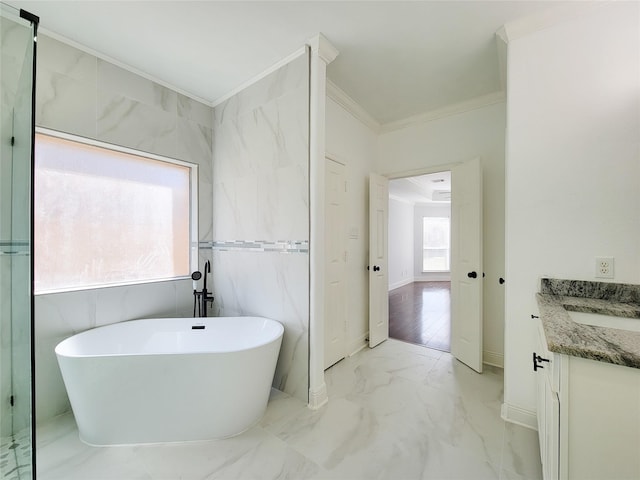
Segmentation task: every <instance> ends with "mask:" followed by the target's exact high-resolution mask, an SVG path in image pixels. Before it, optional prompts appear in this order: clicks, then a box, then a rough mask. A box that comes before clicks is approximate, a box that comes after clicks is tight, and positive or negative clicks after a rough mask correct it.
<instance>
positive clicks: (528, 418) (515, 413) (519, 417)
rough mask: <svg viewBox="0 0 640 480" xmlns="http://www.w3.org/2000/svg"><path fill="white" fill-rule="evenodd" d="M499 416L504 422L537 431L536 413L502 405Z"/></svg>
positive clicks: (506, 404)
mask: <svg viewBox="0 0 640 480" xmlns="http://www.w3.org/2000/svg"><path fill="white" fill-rule="evenodd" d="M500 416H501V417H502V419H503V420H504V421H505V422H510V423H515V424H516V425H520V426H522V427H526V428H530V429H531V430H538V420H537V417H536V412H532V411H530V410H525V409H523V408H520V407H516V406H515V405H509V404H508V403H503V404H502V408H501V409H500Z"/></svg>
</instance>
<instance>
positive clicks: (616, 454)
mask: <svg viewBox="0 0 640 480" xmlns="http://www.w3.org/2000/svg"><path fill="white" fill-rule="evenodd" d="M538 327H539V328H538V331H539V335H538V336H539V338H538V342H537V343H538V347H537V348H538V350H537V351H536V352H535V354H536V355H539V356H540V357H542V358H544V359H547V360H549V362H543V361H540V362H538V363H539V364H541V365H542V367H543V368H542V369H538V370H537V371H536V372H535V373H536V382H537V396H538V398H537V408H538V433H539V436H540V454H541V457H542V468H543V475H544V479H545V480H555V479H563V480H564V479H579V480H587V479H597V480H622V479H636V480H637V479H640V369H637V368H631V367H625V366H620V365H615V364H612V363H606V362H600V361H596V360H590V359H586V358H581V357H575V356H570V355H564V354H558V353H551V352H549V350H548V348H547V344H546V340H545V334H544V330H543V328H542V324H541V322H539V325H538ZM532 363H533V362H532Z"/></svg>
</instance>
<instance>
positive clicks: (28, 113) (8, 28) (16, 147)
mask: <svg viewBox="0 0 640 480" xmlns="http://www.w3.org/2000/svg"><path fill="white" fill-rule="evenodd" d="M0 7H1V9H0V13H1V15H0V50H1V52H0V54H1V57H0V102H1V107H2V108H1V114H0V117H1V118H0V140H1V141H0V437H1V441H0V447H1V451H0V478H2V479H7V480H14V479H15V480H26V479H30V478H33V454H32V451H33V449H32V441H33V428H32V423H33V418H32V412H33V408H32V405H33V402H32V400H33V398H32V384H33V383H32V335H31V328H32V281H31V272H32V248H31V225H32V220H31V218H32V215H31V185H32V174H31V168H32V150H33V148H32V138H33V137H32V135H33V117H32V111H33V110H32V105H33V80H34V79H33V65H34V57H35V42H34V36H35V25H32V23H31V22H29V21H27V20H25V19H23V18H21V16H22V15H21V12H20V11H18V10H15V9H13V8H12V7H9V6H7V5H5V4H2V3H0Z"/></svg>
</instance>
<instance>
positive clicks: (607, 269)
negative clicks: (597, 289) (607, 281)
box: [596, 257, 613, 278]
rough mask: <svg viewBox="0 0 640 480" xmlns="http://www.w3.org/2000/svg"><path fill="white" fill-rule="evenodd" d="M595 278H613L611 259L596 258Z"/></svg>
mask: <svg viewBox="0 0 640 480" xmlns="http://www.w3.org/2000/svg"><path fill="white" fill-rule="evenodd" d="M596 278H613V257H596Z"/></svg>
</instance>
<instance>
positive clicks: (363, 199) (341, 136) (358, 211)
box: [326, 98, 376, 353]
mask: <svg viewBox="0 0 640 480" xmlns="http://www.w3.org/2000/svg"><path fill="white" fill-rule="evenodd" d="M326 150H327V154H330V155H331V156H332V157H334V158H335V159H336V160H337V161H339V162H341V163H343V164H345V165H346V177H347V198H346V202H345V203H346V204H347V212H346V213H347V215H346V223H347V234H348V236H349V238H348V239H347V263H346V272H347V273H346V275H347V285H349V294H348V295H347V322H348V323H347V348H348V350H349V353H351V352H353V351H355V350H357V349H358V348H360V347H361V346H363V345H364V344H365V338H366V336H367V332H368V331H369V323H368V322H369V277H368V274H367V265H368V262H369V259H368V255H369V216H368V212H369V186H368V185H369V172H370V171H371V170H372V166H373V164H374V159H375V156H376V134H375V132H373V131H372V130H371V129H370V128H368V127H367V126H366V125H364V124H363V123H362V122H361V121H359V120H357V119H356V118H355V117H354V116H353V115H351V113H349V112H347V111H346V110H345V109H344V108H343V107H342V106H340V105H339V104H338V103H336V102H335V101H334V100H332V99H331V98H327V104H326ZM351 233H353V235H351Z"/></svg>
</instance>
